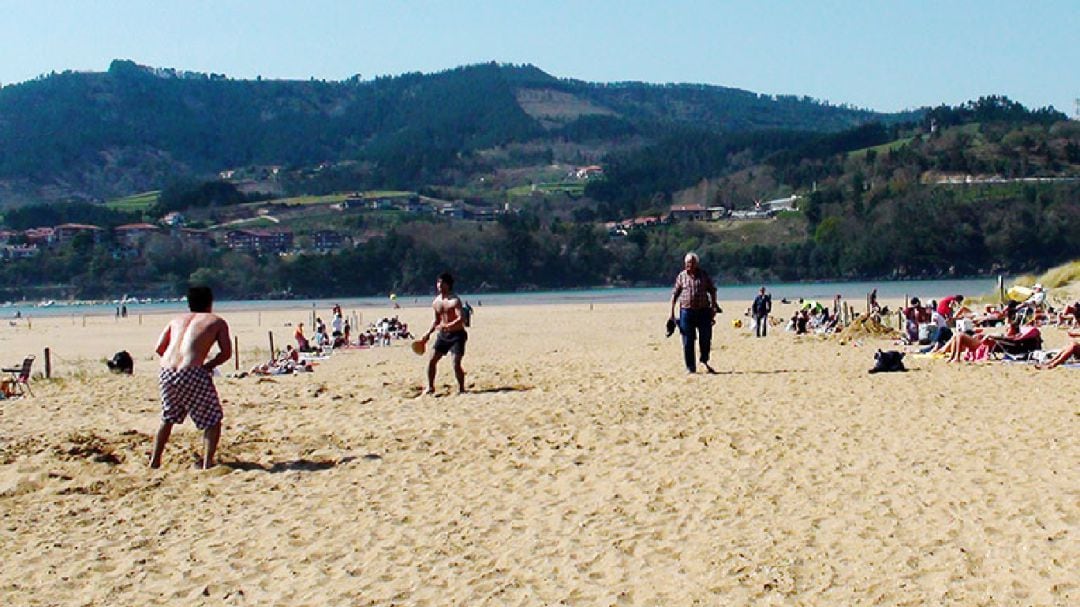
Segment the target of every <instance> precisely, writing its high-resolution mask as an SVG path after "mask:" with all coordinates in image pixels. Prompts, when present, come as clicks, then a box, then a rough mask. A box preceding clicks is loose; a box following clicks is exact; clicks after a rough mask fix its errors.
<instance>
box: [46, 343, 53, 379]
mask: <svg viewBox="0 0 1080 607" xmlns="http://www.w3.org/2000/svg"><path fill="white" fill-rule="evenodd" d="M50 377H52V352H51V351H50V350H49V349H48V348H45V379H49V378H50Z"/></svg>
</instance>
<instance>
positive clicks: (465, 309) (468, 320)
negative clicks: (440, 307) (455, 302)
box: [461, 301, 472, 327]
mask: <svg viewBox="0 0 1080 607" xmlns="http://www.w3.org/2000/svg"><path fill="white" fill-rule="evenodd" d="M461 320H462V321H464V322H465V326H466V327H471V326H472V306H470V305H469V302H467V301H466V302H465V303H464V305H462V306H461Z"/></svg>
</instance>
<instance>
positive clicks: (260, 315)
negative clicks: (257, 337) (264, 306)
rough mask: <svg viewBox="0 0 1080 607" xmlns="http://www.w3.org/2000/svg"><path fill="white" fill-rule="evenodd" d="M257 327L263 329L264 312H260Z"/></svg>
mask: <svg viewBox="0 0 1080 607" xmlns="http://www.w3.org/2000/svg"><path fill="white" fill-rule="evenodd" d="M255 326H257V327H261V326H262V312H259V316H258V320H257V321H256V325H255Z"/></svg>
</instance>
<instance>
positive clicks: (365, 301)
mask: <svg viewBox="0 0 1080 607" xmlns="http://www.w3.org/2000/svg"><path fill="white" fill-rule="evenodd" d="M760 287H761V285H759V284H739V285H718V286H717V295H718V297H719V299H720V301H735V302H738V301H745V302H747V305H749V302H750V301H752V300H753V299H754V295H756V294H757V290H758V288H760ZM765 287H766V288H767V289H768V290H769V292H770V293H771V294H772V297H773V300H774V301H780V300H781V299H785V298H786V299H789V300H793V301H794V300H798V299H800V298H803V299H809V300H819V301H821V302H823V303H825V302H831V301H832V299H833V297H835V296H836V295H840V296H841V297H843V298H844V299H845V300H847V301H850V302H853V303H855V302H861V301H863V300H864V299H865V297H866V295H867V293H869V292H870V291H871V290H872V289H875V288H876V289H877V290H878V298H879V299H900V298H903V297H904V296H905V295H906V296H908V297H912V296H917V297H919V298H920V299H922V300H923V301H929V300H931V299H940V298H942V297H944V296H946V295H955V294H957V293H961V294H965V295H972V296H978V295H987V294H990V293H994V292H996V290H997V278H996V277H986V278H964V279H957V280H904V281H884V280H883V281H863V282H795V283H771V284H766V285H765ZM432 296H433V293H432V294H410V295H397V296H395V299H393V300H391V299H390V297H389V295H383V296H380V297H349V298H336V299H335V298H318V299H288V300H237V301H228V300H225V301H217V302H215V303H214V311H215V312H219V313H228V312H230V311H259V310H267V311H269V310H287V309H296V308H303V307H308V306H311V307H313V308H315V309H316V310H319V311H325V310H328V309H329V308H330V307H331V306H333V305H334V304H339V305H341V307H342V308H344V309H346V310H354V309H363V308H383V309H386V308H390V307H391V306H392V305H393V304H394V303H397V304H398V305H399V306H401V307H403V308H413V307H427V306H428V305H430V303H431V297H432ZM461 296H462V297H463V298H464V299H465V300H466V301H468V302H469V303H471V304H472V305H473V306H474V307H477V306H524V305H537V304H604V303H644V302H665V301H670V298H671V287H647V288H596V289H571V290H561V291H526V292H516V293H468V292H462V293H461ZM117 308H118V306H117V305H115V304H67V303H65V302H56V303H53V304H51V305H48V306H44V307H43V306H40V305H35V304H30V303H22V304H12V305H8V306H5V307H4V308H2V309H0V317H6V318H12V317H14V316H15V314H16V312H18V313H21V314H22V315H23V316H30V317H44V316H69V315H73V316H83V315H85V316H111V315H114V314H116V313H117ZM127 309H128V315H131V314H156V313H165V312H170V313H171V312H179V311H183V310H186V309H187V305H186V304H185V303H184V302H163V303H145V304H144V303H128V304H127Z"/></svg>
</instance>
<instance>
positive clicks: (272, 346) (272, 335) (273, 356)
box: [266, 331, 277, 360]
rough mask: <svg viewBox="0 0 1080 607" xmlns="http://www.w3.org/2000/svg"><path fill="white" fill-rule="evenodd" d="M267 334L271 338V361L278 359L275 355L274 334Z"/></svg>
mask: <svg viewBox="0 0 1080 607" xmlns="http://www.w3.org/2000/svg"><path fill="white" fill-rule="evenodd" d="M266 334H267V335H269V336H270V360H274V359H275V358H277V357H276V356H275V355H274V332H273V331H267V332H266Z"/></svg>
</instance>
